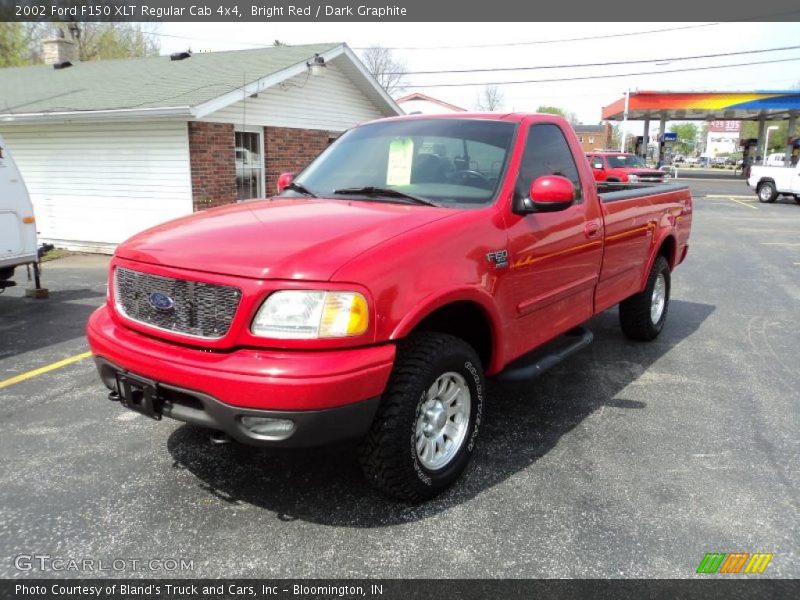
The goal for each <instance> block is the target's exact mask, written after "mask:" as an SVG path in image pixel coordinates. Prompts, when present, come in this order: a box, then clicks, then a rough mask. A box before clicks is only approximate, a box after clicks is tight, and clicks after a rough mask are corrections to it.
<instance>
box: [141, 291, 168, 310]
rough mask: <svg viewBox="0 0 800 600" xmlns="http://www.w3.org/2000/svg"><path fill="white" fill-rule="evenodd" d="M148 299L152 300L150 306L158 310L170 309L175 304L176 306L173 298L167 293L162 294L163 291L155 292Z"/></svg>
mask: <svg viewBox="0 0 800 600" xmlns="http://www.w3.org/2000/svg"><path fill="white" fill-rule="evenodd" d="M147 299H148V301H149V302H150V306H152V307H153V308H155V309H156V310H170V309H171V308H172V307H173V306H175V302H174V301H173V300H172V298H170V297H169V296H167V295H166V294H162V293H161V292H153V293H152V294H150V295H149V296H148V297H147Z"/></svg>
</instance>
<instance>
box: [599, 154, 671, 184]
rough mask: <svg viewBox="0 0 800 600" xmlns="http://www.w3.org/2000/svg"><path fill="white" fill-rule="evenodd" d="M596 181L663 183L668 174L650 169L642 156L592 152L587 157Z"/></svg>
mask: <svg viewBox="0 0 800 600" xmlns="http://www.w3.org/2000/svg"><path fill="white" fill-rule="evenodd" d="M586 158H588V159H589V165H590V166H591V167H592V174H593V175H594V179H595V181H608V182H616V183H639V182H649V183H663V182H664V178H665V177H666V173H664V171H659V170H658V169H649V168H647V165H646V164H645V163H644V160H643V159H642V157H641V156H636V155H635V154H626V153H624V152H590V153H588V154H587V155H586Z"/></svg>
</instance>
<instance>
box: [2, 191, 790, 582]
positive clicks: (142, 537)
mask: <svg viewBox="0 0 800 600" xmlns="http://www.w3.org/2000/svg"><path fill="white" fill-rule="evenodd" d="M679 182H680V180H679ZM688 183H689V184H690V185H691V187H692V190H693V194H694V196H695V214H694V226H693V233H692V240H691V249H690V252H689V256H688V258H687V261H686V262H685V264H683V265H681V266H680V267H679V268H678V269H677V270H676V271H675V273H674V277H673V290H672V303H671V305H670V309H669V317H668V321H667V324H666V327H665V329H664V331H663V333H662V335H661V336H660V337H659V338H658V339H657V340H656V341H654V342H651V343H648V344H642V343H634V342H630V341H628V340H626V339H625V338H624V337H623V335H622V333H621V332H620V330H619V327H618V323H617V318H618V317H617V312H616V310H611V311H608V312H606V313H604V314H602V315H600V316H598V317H597V318H595V319H593V320H592V321H591V322H590V323H589V327H590V328H591V329H592V330H593V331H594V333H595V341H594V343H593V344H592V345H591V346H589V347H588V348H587V349H585V350H584V351H582V352H581V353H579V354H577V355H576V356H574V357H572V358H570V359H569V360H567V361H566V362H564V363H562V364H561V365H559V366H558V367H556V368H555V369H553V370H552V371H550V372H548V373H546V374H545V375H544V376H542V377H541V378H539V379H537V380H534V381H531V382H527V383H524V384H516V385H509V384H503V385H501V384H498V383H491V384H490V395H489V401H488V405H487V408H488V411H489V412H488V421H487V426H486V427H485V429H484V430H483V432H482V439H481V443H480V446H479V449H478V450H477V451H476V455H475V457H474V459H473V462H472V463H471V465H470V467H469V468H468V470H467V471H466V473H465V475H464V477H463V478H462V480H461V481H460V482H459V483H458V484H457V485H456V486H455V487H454V488H453V489H451V490H450V491H448V492H446V493H445V494H444V495H442V496H440V497H438V498H436V499H435V500H433V501H431V502H428V503H426V504H423V505H419V506H409V505H405V504H400V503H397V502H394V501H392V500H389V499H386V498H384V497H383V496H381V495H379V494H378V493H376V492H374V491H373V490H372V489H371V488H370V487H369V486H368V485H367V484H366V483H365V482H364V481H363V480H362V478H361V475H360V473H359V470H358V468H357V465H356V463H355V461H354V459H353V454H352V451H351V450H349V449H346V448H345V449H339V450H337V451H329V450H325V451H306V452H301V453H276V452H270V451H266V450H254V449H251V448H246V447H240V446H235V445H228V446H214V445H211V444H210V443H209V441H208V435H207V434H205V433H204V432H202V431H199V430H197V429H193V428H190V427H188V426H185V425H182V424H180V423H177V422H173V421H170V420H165V421H162V422H160V423H156V422H154V421H151V420H149V419H147V418H145V417H142V416H139V415H136V414H135V413H130V412H127V411H125V410H124V409H122V408H121V407H120V406H119V405H117V404H115V403H112V402H109V401H108V400H107V399H106V391H105V390H104V388H103V386H102V385H101V384H100V383H99V380H98V378H97V376H96V373H95V370H94V366H93V364H92V362H91V360H90V359H84V360H78V361H77V362H74V363H72V364H69V365H66V366H64V367H62V368H59V369H56V370H53V371H50V372H46V373H42V374H39V375H36V376H32V377H30V378H29V379H26V380H24V381H21V382H19V383H16V384H14V385H9V386H6V387H3V388H0V549H1V551H0V576H4V577H42V576H63V577H78V576H81V575H83V576H98V575H99V576H137V577H151V576H164V575H167V576H172V575H184V576H197V577H237V576H238V577H291V578H296V577H359V576H363V577H431V578H436V577H657V578H684V577H694V576H695V570H696V568H697V566H698V564H699V562H700V560H701V559H702V558H703V556H704V554H705V553H706V552H737V551H742V552H771V553H774V557H773V559H772V562H771V563H770V564H769V567H768V569H767V570H766V572H765V573H764V575H762V577H766V576H772V577H799V576H800V560H799V559H800V518H798V517H799V516H800V515H799V514H798V512H799V511H800V470H799V469H798V468H797V464H798V456H800V436H798V423H799V421H798V414H799V413H800V410H799V408H800V373H799V371H798V367H797V358H798V355H799V353H800V327H798V324H797V323H798V320H800V206H799V205H797V204H795V202H794V201H793V200H791V199H786V198H781V199H779V200H778V202H776V203H774V204H769V205H767V204H759V203H758V202H757V201H756V199H755V196H754V195H753V194H752V193H751V192H749V190H748V189H747V187H746V186H745V185H744V184H743V183H742V182H741V181H737V182H730V181H701V180H697V181H689V182H688ZM106 265H107V258H103V257H96V256H73V257H69V258H65V259H61V260H59V261H55V262H51V263H47V264H46V265H45V271H44V275H43V278H44V282H45V284H46V285H47V286H48V287H49V288H50V290H51V298H50V299H49V300H32V299H28V298H25V297H24V293H23V290H22V289H21V288H14V289H10V290H7V291H6V293H5V294H3V295H1V296H0V382H2V381H4V380H7V379H9V378H11V377H14V376H17V375H19V374H21V373H25V372H29V371H31V370H34V369H37V368H39V367H42V366H44V365H48V364H50V363H52V362H54V361H58V360H60V359H63V358H66V357H70V356H74V355H77V354H80V353H82V352H85V351H86V350H87V347H86V343H85V340H84V338H83V327H84V324H85V321H86V319H87V317H88V316H89V314H90V311H91V310H92V309H93V307H95V306H98V305H100V304H101V303H102V302H103V300H104V296H105V269H106ZM0 385H2V384H0ZM20 554H48V555H50V556H52V557H63V558H81V559H82V558H93V559H95V560H98V559H102V560H106V561H111V560H113V559H117V558H122V559H150V558H153V557H159V558H162V559H163V558H176V559H179V558H184V559H191V560H193V562H194V565H193V566H194V568H193V570H191V571H188V572H182V573H179V572H176V573H165V572H163V571H156V572H151V571H133V570H131V569H127V568H126V569H125V570H122V571H113V570H111V571H106V572H99V573H98V572H89V573H79V572H53V571H47V572H42V571H40V570H38V569H34V570H31V571H24V570H19V569H17V568H16V567H15V564H14V557H15V556H17V555H20Z"/></svg>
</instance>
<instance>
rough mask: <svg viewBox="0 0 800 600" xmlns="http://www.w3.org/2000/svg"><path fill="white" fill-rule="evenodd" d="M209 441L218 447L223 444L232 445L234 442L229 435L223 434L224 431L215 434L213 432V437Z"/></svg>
mask: <svg viewBox="0 0 800 600" xmlns="http://www.w3.org/2000/svg"><path fill="white" fill-rule="evenodd" d="M209 440H210V441H211V443H212V444H214V445H217V446H221V445H223V444H230V443H231V442H232V441H233V440H232V439H231V438H230V436H229V435H228V434H227V433H225V432H223V431H215V432H213V433H212V434H211V436H210V437H209Z"/></svg>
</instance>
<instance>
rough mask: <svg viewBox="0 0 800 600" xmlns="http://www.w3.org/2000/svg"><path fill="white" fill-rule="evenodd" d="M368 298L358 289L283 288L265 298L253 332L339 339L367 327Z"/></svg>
mask: <svg viewBox="0 0 800 600" xmlns="http://www.w3.org/2000/svg"><path fill="white" fill-rule="evenodd" d="M368 324H369V311H368V309H367V301H366V299H365V298H364V296H362V295H361V294H359V293H358V292H334V291H329V292H323V291H306V290H283V291H280V292H275V293H274V294H272V295H271V296H269V298H267V299H266V300H265V301H264V304H262V305H261V308H259V309H258V313H256V318H255V319H253V324H252V325H251V327H250V331H252V332H253V335H258V336H262V337H270V338H279V339H314V338H337V337H350V336H354V335H361V334H362V333H364V332H365V331H366V330H367V325H368Z"/></svg>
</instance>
